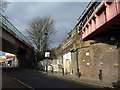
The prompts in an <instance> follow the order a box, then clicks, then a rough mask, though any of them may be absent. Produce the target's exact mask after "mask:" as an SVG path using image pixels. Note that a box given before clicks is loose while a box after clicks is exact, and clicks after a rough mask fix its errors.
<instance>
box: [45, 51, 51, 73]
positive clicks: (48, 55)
mask: <svg viewBox="0 0 120 90" xmlns="http://www.w3.org/2000/svg"><path fill="white" fill-rule="evenodd" d="M49 57H50V52H45V58H46V73H47V72H48V58H49Z"/></svg>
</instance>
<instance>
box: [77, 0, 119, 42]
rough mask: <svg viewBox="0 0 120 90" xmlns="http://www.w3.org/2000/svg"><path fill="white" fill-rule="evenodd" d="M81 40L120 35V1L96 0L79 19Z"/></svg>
mask: <svg viewBox="0 0 120 90" xmlns="http://www.w3.org/2000/svg"><path fill="white" fill-rule="evenodd" d="M100 1H101V2H100ZM76 27H77V28H78V29H79V31H80V33H81V38H80V40H82V41H84V40H90V39H93V38H94V37H96V36H99V35H100V34H102V35H103V33H107V34H108V33H111V32H112V34H119V32H120V0H94V1H93V2H90V3H89V4H88V6H87V7H86V9H85V10H84V12H83V13H82V14H81V16H80V17H79V19H78V23H77V24H76Z"/></svg>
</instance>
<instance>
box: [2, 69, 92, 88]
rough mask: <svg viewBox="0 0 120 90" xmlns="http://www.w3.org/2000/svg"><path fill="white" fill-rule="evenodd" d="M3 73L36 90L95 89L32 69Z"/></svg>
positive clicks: (8, 70)
mask: <svg viewBox="0 0 120 90" xmlns="http://www.w3.org/2000/svg"><path fill="white" fill-rule="evenodd" d="M3 73H7V74H8V75H9V76H12V77H13V78H16V79H17V80H19V81H20V82H23V83H25V84H26V85H27V86H29V87H30V88H32V89H34V90H36V89H38V88H93V87H92V86H91V87H90V86H87V85H83V84H79V83H75V82H72V81H68V80H63V79H58V78H55V77H50V76H48V75H46V74H44V73H42V72H37V71H34V70H30V69H21V68H4V69H3ZM3 80H4V79H3ZM3 86H4V85H3Z"/></svg>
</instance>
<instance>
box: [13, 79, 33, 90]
mask: <svg viewBox="0 0 120 90" xmlns="http://www.w3.org/2000/svg"><path fill="white" fill-rule="evenodd" d="M13 79H14V80H16V81H17V82H19V83H21V84H22V85H24V86H26V87H28V88H29V89H31V90H34V89H33V88H32V87H31V86H29V85H27V84H25V83H24V82H22V81H20V80H18V79H17V78H13Z"/></svg>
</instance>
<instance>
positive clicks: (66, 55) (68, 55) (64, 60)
mask: <svg viewBox="0 0 120 90" xmlns="http://www.w3.org/2000/svg"><path fill="white" fill-rule="evenodd" d="M67 59H68V60H69V61H70V63H71V52H68V53H66V54H64V55H63V68H64V71H65V72H66V69H65V68H66V64H65V62H66V60H67Z"/></svg>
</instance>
